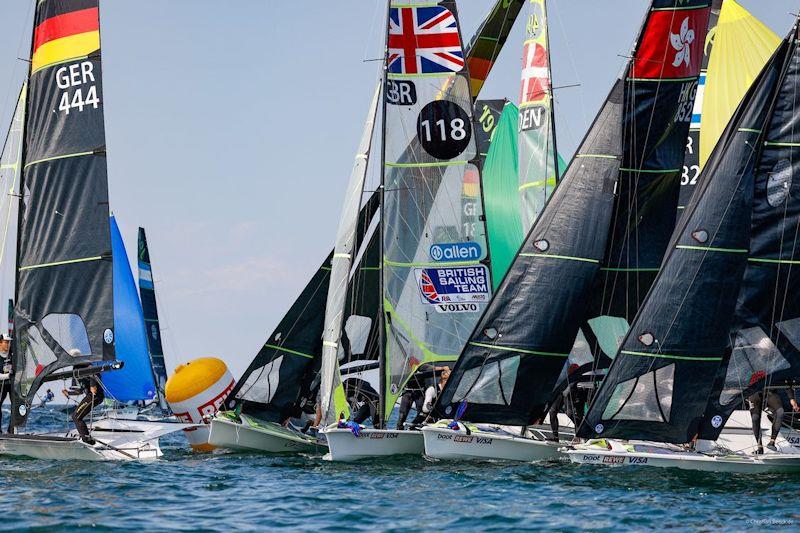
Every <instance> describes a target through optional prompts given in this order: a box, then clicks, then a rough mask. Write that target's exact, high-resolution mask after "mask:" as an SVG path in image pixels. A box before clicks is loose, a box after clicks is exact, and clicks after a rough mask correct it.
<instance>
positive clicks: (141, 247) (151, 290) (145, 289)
mask: <svg viewBox="0 0 800 533" xmlns="http://www.w3.org/2000/svg"><path fill="white" fill-rule="evenodd" d="M137 259H138V266H139V297H140V298H141V300H142V314H143V315H144V323H145V327H146V329H147V348H148V351H149V352H150V365H151V366H152V368H153V375H154V376H155V382H156V385H157V386H158V394H159V403H161V407H162V408H168V406H167V404H166V401H165V399H164V387H165V386H166V384H167V365H166V362H165V361H164V347H163V345H162V343H161V326H160V324H159V321H158V305H157V302H156V286H155V282H154V280H153V266H152V264H151V263H150V249H149V248H148V246H147V234H146V233H145V231H144V228H139V235H138V254H137Z"/></svg>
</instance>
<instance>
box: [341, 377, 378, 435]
mask: <svg viewBox="0 0 800 533" xmlns="http://www.w3.org/2000/svg"><path fill="white" fill-rule="evenodd" d="M344 391H345V396H346V398H347V402H348V403H349V404H350V408H351V409H352V411H353V416H352V420H353V422H355V423H356V424H361V423H363V422H364V421H365V420H366V419H367V418H371V419H372V425H373V426H374V427H378V426H380V418H381V417H380V413H379V412H378V411H379V409H378V404H379V398H380V397H379V395H378V393H377V392H376V391H375V389H374V388H372V385H370V384H369V383H367V382H366V381H364V380H363V379H358V378H350V379H346V380H345V381H344Z"/></svg>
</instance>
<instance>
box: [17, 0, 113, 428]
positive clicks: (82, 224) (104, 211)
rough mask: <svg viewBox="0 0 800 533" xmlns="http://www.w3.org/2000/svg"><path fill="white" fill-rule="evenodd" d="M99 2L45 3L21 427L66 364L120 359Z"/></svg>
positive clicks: (31, 153) (32, 114)
mask: <svg viewBox="0 0 800 533" xmlns="http://www.w3.org/2000/svg"><path fill="white" fill-rule="evenodd" d="M99 24H100V22H99V11H98V0H42V1H39V2H37V4H36V16H35V31H34V38H33V44H32V47H31V49H32V57H31V73H30V80H29V88H28V113H27V120H26V136H25V145H24V158H23V162H24V170H23V174H22V185H23V187H22V192H23V198H22V209H21V210H20V217H19V238H18V243H17V248H18V249H17V256H18V261H17V267H18V271H17V288H16V291H17V297H16V299H15V300H16V308H15V310H14V327H15V330H16V338H15V342H14V348H13V349H14V369H15V372H16V373H15V388H14V395H13V407H14V410H13V421H12V422H13V424H14V425H15V426H20V425H23V424H24V423H25V420H26V415H27V412H28V411H29V409H30V403H31V400H32V398H33V395H34V394H35V392H36V390H37V389H38V388H39V386H40V385H41V384H42V383H43V382H44V381H47V380H48V377H49V376H50V375H51V374H52V373H53V372H54V371H56V370H58V369H60V368H65V367H69V366H74V365H76V364H78V363H87V362H95V361H101V360H105V361H108V360H112V359H114V310H113V290H112V257H111V239H110V232H109V224H108V217H109V210H108V183H107V171H106V148H105V129H104V124H103V99H102V95H103V91H102V67H101V61H100V31H99Z"/></svg>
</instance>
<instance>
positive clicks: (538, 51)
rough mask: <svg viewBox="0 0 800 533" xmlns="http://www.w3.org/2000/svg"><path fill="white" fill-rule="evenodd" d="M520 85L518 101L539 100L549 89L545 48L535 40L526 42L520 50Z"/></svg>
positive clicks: (530, 101)
mask: <svg viewBox="0 0 800 533" xmlns="http://www.w3.org/2000/svg"><path fill="white" fill-rule="evenodd" d="M522 53H523V55H522V85H521V87H520V95H519V103H520V105H522V104H528V103H533V102H541V101H542V100H544V98H545V96H546V95H547V91H548V90H549V89H550V69H549V68H548V64H547V50H546V49H545V47H544V46H542V45H541V44H539V43H536V42H533V41H531V42H527V43H525V47H524V48H523V51H522Z"/></svg>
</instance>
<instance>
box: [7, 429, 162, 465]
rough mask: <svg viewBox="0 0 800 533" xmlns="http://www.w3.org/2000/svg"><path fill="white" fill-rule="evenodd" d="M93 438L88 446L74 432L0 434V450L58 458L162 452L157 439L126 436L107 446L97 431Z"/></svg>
mask: <svg viewBox="0 0 800 533" xmlns="http://www.w3.org/2000/svg"><path fill="white" fill-rule="evenodd" d="M95 438H96V440H97V444H96V445H94V446H91V445H89V444H86V443H85V442H83V441H81V440H80V439H78V438H77V435H71V436H69V437H59V436H56V435H46V434H43V435H0V454H5V455H14V456H20V457H32V458H34V459H50V460H60V461H138V460H145V459H157V458H159V457H161V456H162V455H163V454H162V452H161V448H160V447H159V445H158V439H155V440H150V441H138V440H129V441H127V442H124V443H120V442H118V444H119V445H118V446H114V445H111V446H113V447H110V446H108V445H107V444H109V443H107V442H106V441H105V440H103V439H102V437H101V436H100V435H96V436H95ZM103 443H105V444H103Z"/></svg>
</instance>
